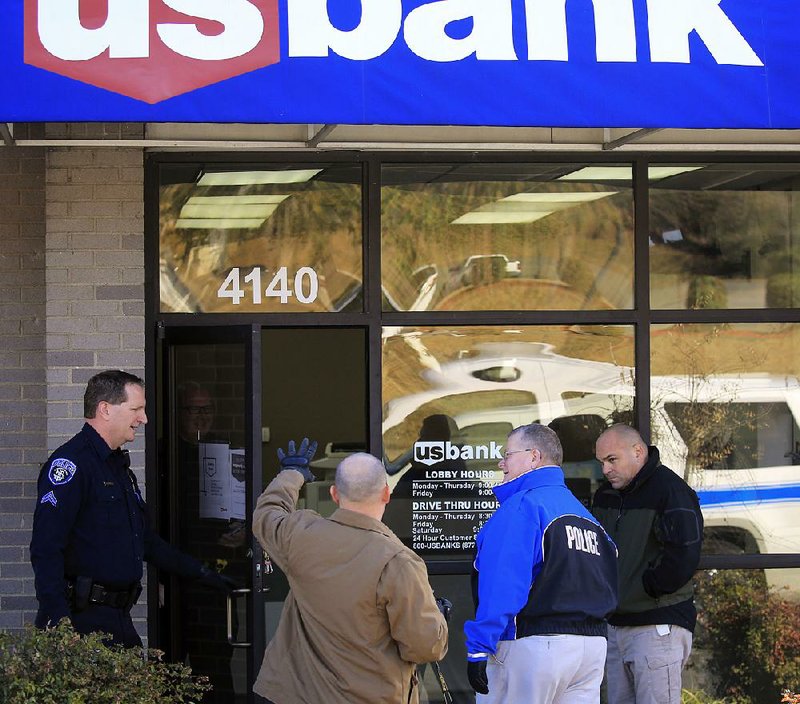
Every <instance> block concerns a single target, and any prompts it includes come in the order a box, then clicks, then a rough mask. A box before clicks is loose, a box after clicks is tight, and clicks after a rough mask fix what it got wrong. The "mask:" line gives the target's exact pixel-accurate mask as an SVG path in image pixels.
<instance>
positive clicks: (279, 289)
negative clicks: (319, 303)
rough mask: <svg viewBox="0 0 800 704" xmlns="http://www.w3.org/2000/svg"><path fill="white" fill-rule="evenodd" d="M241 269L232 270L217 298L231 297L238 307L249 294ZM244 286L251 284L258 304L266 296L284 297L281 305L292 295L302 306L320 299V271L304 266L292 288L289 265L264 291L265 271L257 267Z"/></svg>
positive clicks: (274, 277)
mask: <svg viewBox="0 0 800 704" xmlns="http://www.w3.org/2000/svg"><path fill="white" fill-rule="evenodd" d="M239 272H240V270H239V267H238V266H235V267H233V269H231V271H230V273H229V274H228V276H227V277H226V278H225V281H223V282H222V285H221V286H220V287H219V288H218V289H217V298H230V299H231V303H233V305H235V306H237V305H239V303H241V300H242V298H244V297H245V296H246V295H247V291H246V290H245V289H243V288H242V279H241V276H240V273H239ZM244 283H245V284H250V286H249V288H250V293H251V295H252V297H253V303H255V304H256V305H258V304H260V303H261V302H262V296H264V297H267V298H280V301H281V303H287V302H288V301H289V298H290V297H291V296H294V297H295V298H296V299H297V300H298V301H299V302H300V303H313V302H314V301H316V300H317V293H318V291H319V280H318V278H317V272H316V271H314V270H313V269H312V268H311V267H310V266H303V267H300V268H299V269H298V270H297V273H296V274H295V275H294V287H293V288H289V272H288V270H287V268H286V267H285V266H282V267H280V268H279V269H277V270H276V271H275V274H274V275H273V277H272V280H271V281H270V282H269V284H267V287H266V288H265V289H262V288H261V268H260V267H257V266H256V267H253V269H252V270H251V271H250V273H249V274H247V276H245V277H244Z"/></svg>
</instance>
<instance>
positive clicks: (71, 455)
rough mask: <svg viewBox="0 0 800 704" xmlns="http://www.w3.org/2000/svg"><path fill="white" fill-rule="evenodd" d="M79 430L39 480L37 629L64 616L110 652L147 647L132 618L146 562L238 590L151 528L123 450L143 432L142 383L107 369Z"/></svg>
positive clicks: (91, 386)
mask: <svg viewBox="0 0 800 704" xmlns="http://www.w3.org/2000/svg"><path fill="white" fill-rule="evenodd" d="M83 404H84V416H85V418H86V419H87V420H86V423H85V424H84V426H83V428H82V430H81V431H80V432H79V433H78V434H77V435H75V436H74V437H73V438H72V439H71V440H69V441H68V442H66V443H65V444H64V445H62V446H61V447H59V448H58V449H57V450H56V451H55V452H54V453H53V454H52V455H51V456H50V458H49V459H48V460H47V462H46V463H45V464H44V466H43V467H42V470H41V472H40V474H39V485H38V502H37V505H36V510H35V512H34V516H33V538H32V540H31V563H32V565H33V571H34V575H35V579H36V598H37V599H38V601H39V612H38V614H37V616H36V625H37V626H38V627H39V628H44V627H47V626H53V625H55V624H56V623H58V622H59V621H60V620H61V619H62V618H65V617H68V618H69V619H70V620H71V621H72V624H73V626H74V627H75V630H76V631H78V632H79V633H90V632H94V631H102V632H105V633H109V634H111V639H110V640H109V643H119V644H122V645H124V646H126V647H136V646H141V645H142V641H141V639H140V638H139V635H138V634H137V633H136V630H135V629H134V627H133V621H132V619H131V615H130V610H131V608H132V607H133V605H134V604H135V603H136V601H137V599H138V598H139V594H140V593H141V590H142V587H141V578H142V562H143V560H147V561H148V562H152V563H153V564H154V565H155V566H156V567H158V568H159V569H163V570H166V571H169V572H174V573H176V574H179V575H181V576H183V577H187V578H191V579H199V580H201V581H202V582H204V583H205V584H207V585H208V586H210V587H212V588H215V589H218V590H220V591H225V592H227V591H230V589H231V588H233V587H234V586H235V585H234V584H233V583H232V582H231V581H230V580H229V579H228V578H227V577H224V576H222V575H219V574H217V573H216V572H214V571H212V570H210V569H209V568H208V567H206V566H204V565H202V564H201V563H200V562H198V561H197V560H195V559H194V558H192V557H190V556H189V555H186V554H184V553H182V552H180V551H179V550H177V549H176V548H174V547H173V546H171V545H170V544H169V543H166V542H164V541H163V540H162V539H161V538H160V537H159V536H158V535H157V534H156V533H155V532H153V531H152V530H150V528H149V527H148V526H147V521H146V515H145V503H144V501H143V499H142V495H141V492H140V491H139V486H138V484H137V482H136V477H135V476H134V474H133V472H132V471H131V470H130V459H129V457H128V451H127V450H123V449H122V446H123V445H124V444H125V443H128V442H131V441H132V440H133V439H134V437H135V435H136V430H137V428H138V427H139V426H140V425H144V424H145V423H147V415H146V414H145V410H144V408H145V397H144V382H143V381H142V379H140V378H139V377H137V376H134V375H133V374H128V373H127V372H123V371H119V370H109V371H104V372H101V373H99V374H96V375H95V376H93V377H92V378H91V379H89V382H88V384H87V387H86V393H85V394H84V399H83Z"/></svg>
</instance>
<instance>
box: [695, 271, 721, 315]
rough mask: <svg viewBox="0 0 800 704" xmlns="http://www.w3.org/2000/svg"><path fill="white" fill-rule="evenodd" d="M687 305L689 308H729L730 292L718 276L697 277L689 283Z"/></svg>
mask: <svg viewBox="0 0 800 704" xmlns="http://www.w3.org/2000/svg"><path fill="white" fill-rule="evenodd" d="M686 305H687V307H689V308H694V309H697V308H712V309H717V308H727V307H728V292H727V290H726V289H725V284H724V283H723V282H722V281H720V280H719V279H718V278H717V277H716V276H695V277H693V278H692V279H691V280H690V281H689V291H688V293H687V300H686Z"/></svg>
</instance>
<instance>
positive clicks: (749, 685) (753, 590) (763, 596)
mask: <svg viewBox="0 0 800 704" xmlns="http://www.w3.org/2000/svg"><path fill="white" fill-rule="evenodd" d="M697 586H698V592H697V599H698V605H699V606H700V608H699V609H698V622H699V626H700V628H699V629H698V636H699V637H698V646H699V647H702V648H707V649H708V651H709V654H710V660H709V669H710V670H711V672H712V674H713V675H714V677H715V680H716V683H717V687H716V694H717V695H718V696H723V697H726V698H727V699H726V701H731V702H736V703H737V704H738V703H740V702H741V703H749V702H778V701H780V697H781V693H782V691H783V690H785V689H788V688H791V687H795V686H796V685H797V683H798V682H800V604H798V603H797V602H794V601H790V600H788V599H784V598H782V597H781V595H780V593H779V592H776V591H774V590H769V589H767V586H766V581H765V579H764V573H763V572H762V571H758V570H710V571H709V572H705V573H703V574H702V575H699V579H698V584H697Z"/></svg>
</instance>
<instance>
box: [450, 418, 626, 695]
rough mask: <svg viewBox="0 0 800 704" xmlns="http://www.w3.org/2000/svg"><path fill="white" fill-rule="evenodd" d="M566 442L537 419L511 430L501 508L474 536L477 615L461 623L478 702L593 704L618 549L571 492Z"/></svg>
mask: <svg viewBox="0 0 800 704" xmlns="http://www.w3.org/2000/svg"><path fill="white" fill-rule="evenodd" d="M562 456H563V453H562V449H561V443H560V442H559V439H558V436H557V435H556V434H555V432H553V431H552V430H551V429H550V428H548V427H546V426H543V425H538V424H532V425H525V426H521V427H519V428H516V429H515V430H513V431H512V432H511V434H510V435H509V436H508V441H507V444H506V451H505V453H504V458H503V459H502V460H501V461H500V463H499V466H500V469H502V470H503V475H504V478H503V482H502V484H500V485H499V486H497V487H495V489H494V492H495V495H496V496H497V499H498V501H499V502H500V507H499V508H498V509H497V511H496V512H495V513H494V515H493V516H492V517H491V518H490V519H489V520H488V521H487V522H486V524H485V525H484V526H483V528H482V529H481V531H480V532H479V533H478V536H477V555H476V558H475V565H474V568H475V571H476V574H475V575H473V577H475V576H476V577H477V579H476V580H473V583H475V582H477V590H476V592H477V593H476V594H475V601H476V613H475V619H474V620H472V621H467V622H466V623H465V624H464V632H465V634H466V640H467V660H468V663H467V673H468V676H469V681H470V684H471V685H472V687H473V689H474V690H475V691H476V692H477V693H478V695H479V696H478V698H477V701H478V702H479V703H480V704H494V703H497V704H500V703H501V702H514V704H524V703H525V702H530V703H531V704H534V703H535V704H548V703H550V702H554V703H555V702H564V703H565V704H566V703H569V704H588V703H589V702H592V703H593V704H596V702H598V701H599V698H600V683H601V682H602V679H603V669H604V664H605V658H606V633H607V624H606V617H607V616H608V614H609V613H611V612H612V611H613V610H614V608H615V607H616V604H617V551H616V547H615V546H614V543H613V542H612V541H611V539H610V538H609V537H608V535H607V534H606V533H605V531H604V530H603V529H602V528H601V527H600V525H599V524H598V523H597V521H596V520H595V519H594V518H593V517H592V515H591V514H590V513H589V512H588V511H587V510H586V508H584V506H583V504H581V503H580V502H579V501H578V500H577V499H576V498H575V497H574V496H573V495H572V493H571V492H570V491H569V489H567V487H566V484H565V483H564V474H563V472H562V471H561V467H560V464H561V460H562Z"/></svg>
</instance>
